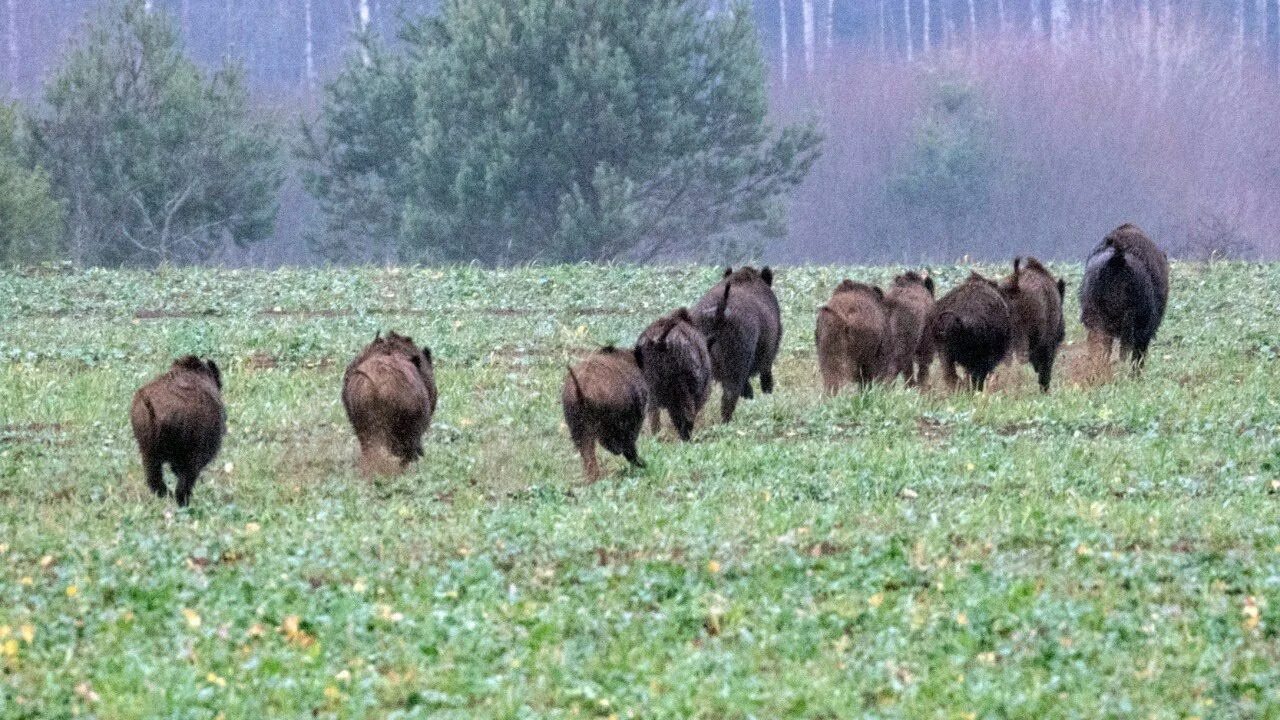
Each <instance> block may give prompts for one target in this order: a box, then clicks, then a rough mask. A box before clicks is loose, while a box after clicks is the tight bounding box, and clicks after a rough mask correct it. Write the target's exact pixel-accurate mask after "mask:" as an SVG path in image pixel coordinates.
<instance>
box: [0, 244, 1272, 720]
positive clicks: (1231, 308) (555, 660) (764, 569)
mask: <svg viewBox="0 0 1280 720" xmlns="http://www.w3.org/2000/svg"><path fill="white" fill-rule="evenodd" d="M1058 270H1060V271H1062V272H1064V273H1065V274H1066V276H1067V279H1068V281H1069V282H1070V283H1071V288H1070V289H1069V291H1068V296H1069V300H1070V302H1069V304H1068V307H1067V313H1068V341H1069V342H1071V343H1073V344H1075V346H1073V347H1068V348H1067V349H1066V352H1067V353H1068V354H1075V353H1078V344H1079V343H1080V341H1081V335H1082V331H1081V328H1080V327H1079V323H1078V321H1077V319H1076V317H1077V315H1078V310H1077V306H1076V303H1075V301H1074V292H1075V290H1074V288H1075V287H1076V285H1077V282H1078V279H1079V273H1080V269H1079V267H1078V266H1061V267H1059V268H1058ZM967 272H968V270H967V268H965V269H961V268H949V269H944V270H942V271H939V272H937V273H936V276H937V277H938V279H939V282H940V285H941V288H942V289H944V290H945V289H946V288H949V287H950V286H952V285H953V284H954V283H955V282H956V281H958V280H959V279H961V278H962V277H963V276H964V274H966V273H967ZM893 273H894V269H892V268H871V269H867V268H861V269H859V268H782V269H781V270H780V271H779V273H778V279H777V281H776V282H775V286H776V287H777V288H778V291H779V295H780V299H781V301H782V304H783V319H784V326H785V328H786V331H785V336H784V347H783V351H782V356H781V366H780V371H779V374H778V378H779V383H780V390H779V392H778V393H777V394H775V395H773V396H770V397H760V396H757V399H755V400H753V401H749V402H745V403H744V404H742V405H740V406H739V414H738V417H737V418H736V419H735V420H734V422H733V423H732V424H730V425H720V424H719V423H718V422H714V421H713V418H715V417H716V416H717V413H716V411H715V408H716V407H717V405H716V401H715V399H714V398H713V400H712V403H711V404H710V405H709V406H708V411H707V412H704V416H703V425H702V426H701V427H700V428H699V430H698V431H697V433H696V435H695V442H693V443H692V444H687V445H682V444H679V443H678V442H676V441H674V440H673V437H674V433H673V432H672V431H671V430H670V429H669V428H668V429H665V430H664V432H663V434H662V435H661V436H659V437H656V438H655V437H653V436H646V437H645V438H643V439H642V441H641V448H640V449H641V454H642V456H643V457H644V458H645V459H646V460H647V461H648V463H649V465H648V468H647V469H645V470H628V469H626V467H625V463H624V462H622V461H621V460H620V459H618V458H614V457H612V456H608V460H607V461H606V462H605V469H606V473H607V474H606V477H605V479H604V480H603V481H601V482H600V483H599V484H597V485H594V486H590V487H585V486H583V485H582V484H581V480H580V466H579V463H578V460H577V457H576V456H575V455H574V454H573V452H572V449H571V447H570V444H569V441H568V438H567V436H566V433H565V430H564V428H563V427H562V420H561V415H560V407H559V389H560V381H561V379H562V377H563V371H564V366H565V364H566V362H569V361H570V360H571V359H572V358H574V357H576V356H578V355H580V354H581V353H583V352H584V351H585V350H587V349H589V348H591V347H592V346H594V345H596V344H600V343H609V342H616V343H620V344H627V343H630V342H631V341H632V340H634V338H635V336H636V335H637V334H638V333H639V331H640V330H641V329H642V328H643V327H644V326H645V325H646V324H647V323H648V322H649V321H650V320H651V319H652V318H654V317H656V316H658V315H659V314H661V313H663V312H666V311H667V310H669V309H671V308H672V307H673V306H675V305H677V304H681V303H691V302H693V301H694V300H696V299H697V298H698V297H699V296H700V295H701V294H702V291H703V290H704V289H705V288H706V287H708V286H710V285H711V284H712V283H713V282H714V281H715V279H716V278H717V277H718V273H717V271H716V270H715V269H714V268H709V267H700V268H689V267H685V268H633V267H596V266H575V267H554V268H529V269H519V270H511V271H484V270H476V269H465V268H460V269H448V270H434V269H422V270H400V271H396V270H382V269H365V270H342V271H337V270H335V271H323V270H316V271H280V272H271V273H267V272H257V271H253V272H232V271H211V270H198V269H191V270H164V271H160V272H156V273H141V272H121V271H84V272H75V273H61V272H57V271H52V270H51V271H46V272H43V273H30V274H15V273H8V274H0V636H3V637H0V717H3V718H23V717H29V718H57V717H67V716H71V715H75V714H79V715H80V716H82V717H100V718H153V717H167V718H214V717H222V716H225V717H226V718H267V717H272V718H274V717H313V716H318V717H377V718H381V717H395V718H402V717H446V718H447V717H454V718H488V717H497V718H517V717H518V718H526V717H527V718H535V717H537V718H541V717H551V718H560V717H564V718H570V717H613V716H616V717H618V718H629V717H636V718H709V719H710V718H780V717H805V718H837V717H868V716H873V717H901V718H1046V717H1078V718H1099V717H1116V718H1131V717H1148V716H1150V717H1155V718H1185V717H1190V716H1202V717H1233V718H1234V717H1280V639H1278V637H1277V632H1278V631H1280V514H1278V513H1277V510H1278V509H1280V494H1277V488H1280V483H1277V480H1280V441H1278V440H1277V430H1278V429H1280V371H1278V370H1277V357H1276V355H1277V352H1280V312H1278V310H1280V265H1246V264H1231V263H1224V264H1216V265H1212V266H1204V265H1188V264H1177V265H1175V266H1174V270H1173V290H1172V299H1171V306H1170V309H1169V313H1168V318H1167V321H1166V324H1165V326H1164V329H1163V331H1162V332H1161V334H1160V336H1159V338H1158V339H1157V341H1156V343H1155V345H1153V355H1152V357H1151V361H1150V364H1149V367H1148V373H1147V375H1146V377H1145V378H1144V379H1141V380H1132V379H1128V378H1119V379H1116V380H1114V381H1113V382H1110V383H1107V384H1103V385H1099V386H1093V387H1079V386H1075V385H1073V384H1071V383H1070V382H1069V381H1067V382H1064V384H1063V385H1062V386H1061V387H1060V388H1056V389H1055V392H1054V393H1053V394H1052V395H1050V396H1048V397H1042V396H1041V395H1039V393H1038V392H1036V391H1035V389H1034V383H1033V381H1032V377H1031V374H1030V370H1029V369H1028V368H1022V369H1019V370H1018V371H1017V372H1005V376H1004V377H1002V378H1001V379H1000V382H999V383H998V385H999V386H1000V389H999V390H997V391H996V392H994V393H991V394H988V395H981V396H975V395H971V394H959V395H952V396H948V395H944V394H935V393H928V394H920V393H917V392H914V391H910V390H906V389H903V388H901V387H892V388H879V389H875V390H872V391H870V392H868V393H866V394H862V395H858V394H854V393H848V394H845V395H842V396H840V397H838V398H836V399H832V400H825V399H823V398H822V397H821V396H820V393H819V389H818V379H817V371H816V363H815V358H814V352H813V312H814V309H815V307H816V306H817V305H818V304H820V303H821V302H822V301H823V300H824V299H825V297H826V296H827V294H828V292H829V290H830V288H831V287H832V286H834V285H835V284H836V283H837V282H838V281H839V280H840V279H841V278H842V277H844V276H846V275H848V276H851V277H855V278H865V279H872V280H878V281H882V282H883V281H887V280H888V279H889V278H890V277H891V275H892V274H893ZM389 328H395V329H399V330H401V331H404V332H408V333H411V334H412V335H413V336H414V337H415V339H417V340H419V341H422V342H426V343H428V344H430V345H431V347H432V349H433V350H434V352H435V355H436V358H437V374H438V378H439V381H440V390H441V403H440V410H439V412H438V414H437V416H436V420H435V424H434V426H433V428H432V430H431V432H430V434H429V436H428V438H427V441H426V449H427V457H426V459H425V461H424V462H422V463H421V464H420V465H418V466H416V467H415V468H413V469H412V470H411V471H410V472H409V473H407V474H405V475H403V476H400V477H395V478H390V479H382V480H376V481H367V480H365V479H362V478H361V477H360V475H359V473H358V472H357V469H356V464H355V459H356V448H355V441H354V438H353V437H352V435H351V433H350V431H349V429H348V427H347V426H346V422H345V419H344V417H343V414H342V408H341V405H340V402H339V399H338V396H339V391H340V382H341V374H342V369H343V367H344V365H345V363H346V362H347V360H348V358H350V357H351V356H352V354H353V353H355V352H356V350H358V349H359V347H360V346H362V345H363V344H364V343H365V342H367V341H368V340H369V339H370V338H372V337H373V335H374V333H375V331H377V330H378V329H389ZM187 352H194V353H199V354H207V355H210V356H212V357H214V358H215V359H217V360H218V361H219V362H220V363H221V364H222V367H223V373H224V379H225V383H226V391H225V398H226V401H227V405H228V414H229V434H228V437H227V440H226V443H225V444H224V446H223V450H222V454H221V455H220V457H219V458H218V459H217V461H215V463H214V465H212V466H211V467H210V468H209V469H208V470H207V471H206V473H205V475H204V476H203V477H202V479H201V482H200V483H199V484H198V485H197V486H196V490H195V495H194V500H193V503H192V507H191V508H190V509H189V510H188V511H179V510H177V508H176V507H175V506H174V505H173V503H172V501H169V502H163V501H159V500H157V499H155V498H154V497H152V496H150V495H149V494H148V493H147V491H146V487H145V484H144V482H143V479H142V470H141V467H140V465H139V461H138V458H137V453H136V450H135V448H134V445H133V438H132V436H131V434H130V431H129V427H128V403H129V398H130V396H131V394H132V392H133V390H134V389H135V388H136V387H137V386H138V385H140V384H141V383H142V382H144V381H145V380H146V379H147V378H149V377H151V376H154V375H155V374H156V373H158V372H160V371H162V370H164V369H165V368H166V367H167V366H168V363H169V361H170V360H171V358H172V357H173V356H175V355H179V354H183V353H187ZM1064 364H1065V365H1067V366H1071V365H1072V363H1071V362H1070V361H1069V360H1068V361H1067V362H1065V363H1064ZM1068 370H1070V367H1068Z"/></svg>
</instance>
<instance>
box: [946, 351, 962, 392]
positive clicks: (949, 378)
mask: <svg viewBox="0 0 1280 720" xmlns="http://www.w3.org/2000/svg"><path fill="white" fill-rule="evenodd" d="M942 382H943V383H944V384H945V385H946V386H947V390H955V389H956V385H957V384H959V382H960V377H959V376H958V375H956V361H955V360H952V359H951V356H950V355H949V354H947V353H945V352H944V353H943V354H942Z"/></svg>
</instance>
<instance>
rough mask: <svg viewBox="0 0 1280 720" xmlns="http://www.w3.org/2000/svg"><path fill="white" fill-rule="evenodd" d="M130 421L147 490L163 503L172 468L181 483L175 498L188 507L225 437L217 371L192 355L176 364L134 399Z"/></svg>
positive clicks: (224, 419)
mask: <svg viewBox="0 0 1280 720" xmlns="http://www.w3.org/2000/svg"><path fill="white" fill-rule="evenodd" d="M129 421H130V424H131V425H133V437H134V438H135V439H136V440H137V441H138V451H139V453H141V455H142V466H143V468H144V469H145V471H146V474H147V487H149V488H151V491H152V492H154V493H155V494H156V495H158V496H159V497H166V496H167V495H168V494H169V487H168V486H167V485H165V482H164V465H165V464H166V463H168V465H169V469H170V470H172V471H173V474H174V475H176V476H177V478H178V486H177V489H176V492H175V493H174V495H175V497H176V498H177V501H178V505H179V506H180V507H186V506H187V504H188V503H190V502H191V489H192V488H193V487H194V486H195V484H196V478H197V477H199V475H200V471H201V470H203V469H204V468H205V466H206V465H208V464H209V463H210V462H211V461H212V460H213V458H214V457H216V456H217V455H218V450H219V449H221V447H222V438H223V436H225V435H226V434H227V411H226V408H225V406H224V405H223V403H222V373H220V372H219V371H218V365H217V364H216V363H215V362H214V361H212V360H201V359H200V358H198V357H195V356H194V355H186V356H184V357H180V358H178V359H177V360H175V361H174V362H173V366H172V367H170V368H169V371H168V372H166V373H165V374H163V375H161V376H160V377H158V378H156V379H155V380H152V381H151V382H149V383H147V384H146V385H143V386H142V387H141V388H139V389H138V391H137V392H136V393H134V395H133V404H132V405H131V406H130V408H129Z"/></svg>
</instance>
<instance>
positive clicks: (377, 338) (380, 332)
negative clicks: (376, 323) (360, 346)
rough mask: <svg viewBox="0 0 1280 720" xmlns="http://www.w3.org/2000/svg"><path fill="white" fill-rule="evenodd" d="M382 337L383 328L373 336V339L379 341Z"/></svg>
mask: <svg viewBox="0 0 1280 720" xmlns="http://www.w3.org/2000/svg"><path fill="white" fill-rule="evenodd" d="M381 339H382V330H378V332H377V333H375V334H374V336H373V341H374V342H378V341H379V340H381Z"/></svg>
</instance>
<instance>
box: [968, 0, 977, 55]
mask: <svg viewBox="0 0 1280 720" xmlns="http://www.w3.org/2000/svg"><path fill="white" fill-rule="evenodd" d="M977 56H978V3H977V0H969V59H970V60H973V59H974V58H976V57H977Z"/></svg>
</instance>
